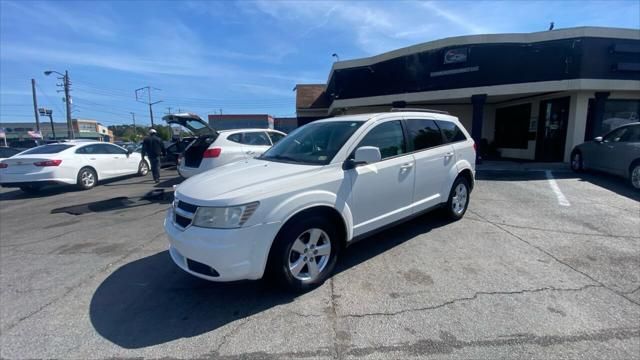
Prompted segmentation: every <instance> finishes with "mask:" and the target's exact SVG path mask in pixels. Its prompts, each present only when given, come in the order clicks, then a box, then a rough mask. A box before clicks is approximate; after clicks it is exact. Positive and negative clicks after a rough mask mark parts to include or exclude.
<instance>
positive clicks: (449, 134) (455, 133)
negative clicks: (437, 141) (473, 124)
mask: <svg viewBox="0 0 640 360" xmlns="http://www.w3.org/2000/svg"><path fill="white" fill-rule="evenodd" d="M436 124H438V127H439V128H440V131H442V135H443V136H444V138H445V140H446V141H447V142H450V143H452V142H458V141H465V140H467V137H466V136H464V133H463V132H462V130H460V128H459V127H458V125H456V124H454V123H452V122H451V121H444V120H436Z"/></svg>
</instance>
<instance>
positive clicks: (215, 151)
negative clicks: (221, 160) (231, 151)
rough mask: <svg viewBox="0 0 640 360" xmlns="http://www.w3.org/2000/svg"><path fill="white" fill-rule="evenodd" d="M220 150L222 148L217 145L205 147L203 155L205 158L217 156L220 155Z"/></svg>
mask: <svg viewBox="0 0 640 360" xmlns="http://www.w3.org/2000/svg"><path fill="white" fill-rule="evenodd" d="M221 152H222V149H221V148H219V147H214V148H211V149H207V150H206V151H205V152H204V155H203V157H205V158H217V157H218V156H220V153H221Z"/></svg>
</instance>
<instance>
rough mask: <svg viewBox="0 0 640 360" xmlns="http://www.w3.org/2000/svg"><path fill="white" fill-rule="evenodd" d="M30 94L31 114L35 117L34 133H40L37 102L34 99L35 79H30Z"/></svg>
mask: <svg viewBox="0 0 640 360" xmlns="http://www.w3.org/2000/svg"><path fill="white" fill-rule="evenodd" d="M31 94H32V95H33V113H34V115H35V117H36V131H38V132H40V116H38V100H37V99H36V79H31Z"/></svg>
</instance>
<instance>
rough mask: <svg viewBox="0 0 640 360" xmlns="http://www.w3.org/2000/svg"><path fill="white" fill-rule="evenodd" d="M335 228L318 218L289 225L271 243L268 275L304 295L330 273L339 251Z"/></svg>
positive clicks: (299, 219) (329, 222)
mask: <svg viewBox="0 0 640 360" xmlns="http://www.w3.org/2000/svg"><path fill="white" fill-rule="evenodd" d="M340 244H341V243H340V239H339V234H338V232H337V231H336V230H335V224H333V223H332V222H331V221H330V220H329V219H327V218H324V217H322V216H319V215H311V216H310V217H308V218H298V219H295V220H294V221H292V222H289V223H288V224H286V225H285V227H284V228H283V229H282V231H281V232H280V234H278V237H277V238H276V240H275V241H274V244H273V248H272V251H271V255H270V259H269V264H270V269H269V271H270V272H271V274H270V275H272V276H274V277H275V279H276V280H277V281H278V282H279V283H280V284H282V285H284V286H285V287H287V288H288V289H291V290H293V291H296V292H304V291H308V290H311V289H313V288H315V287H317V286H319V285H321V284H322V283H323V282H324V281H325V280H326V279H327V278H328V277H329V276H330V275H331V273H332V272H333V269H334V268H335V265H336V261H337V259H338V253H339V251H340Z"/></svg>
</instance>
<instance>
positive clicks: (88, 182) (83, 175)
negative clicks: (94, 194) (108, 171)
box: [78, 167, 98, 190]
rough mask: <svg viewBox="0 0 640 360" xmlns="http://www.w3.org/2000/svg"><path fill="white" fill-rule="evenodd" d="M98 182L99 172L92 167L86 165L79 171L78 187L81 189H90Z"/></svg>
mask: <svg viewBox="0 0 640 360" xmlns="http://www.w3.org/2000/svg"><path fill="white" fill-rule="evenodd" d="M97 183H98V174H96V171H95V170H93V169H92V168H90V167H84V168H82V169H80V171H79V172H78V187H79V188H80V189H81V190H89V189H91V188H93V187H94V186H96V184H97Z"/></svg>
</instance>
